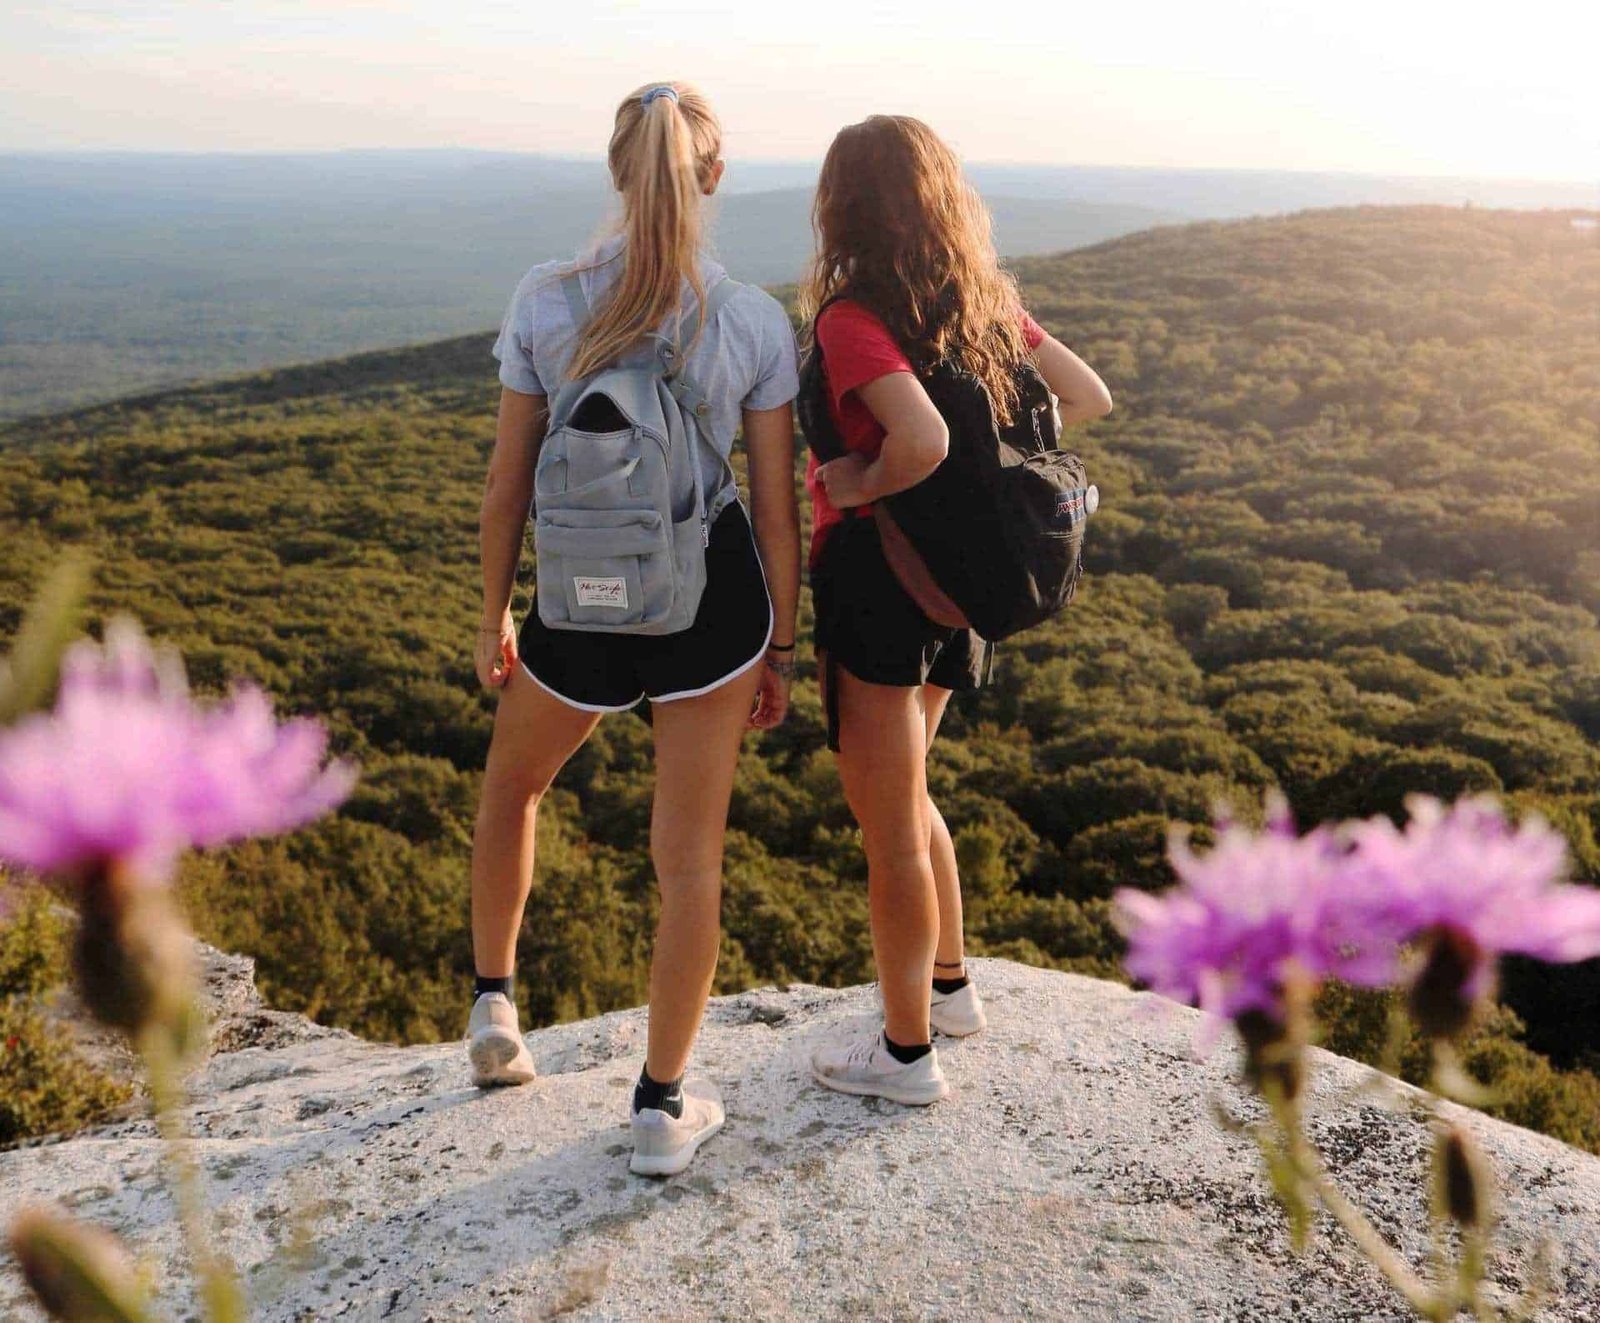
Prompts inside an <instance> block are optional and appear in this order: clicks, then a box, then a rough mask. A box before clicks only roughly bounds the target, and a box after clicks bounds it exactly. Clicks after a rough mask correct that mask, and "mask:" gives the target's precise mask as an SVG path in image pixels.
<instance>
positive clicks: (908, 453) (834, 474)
mask: <svg viewBox="0 0 1600 1323" xmlns="http://www.w3.org/2000/svg"><path fill="white" fill-rule="evenodd" d="M856 394H857V395H858V396H860V398H861V402H862V403H863V404H864V405H866V406H867V408H868V410H869V411H870V412H871V414H872V416H873V417H874V418H876V419H877V420H878V425H879V426H880V427H882V428H883V433H884V435H883V446H882V448H881V449H880V450H879V451H878V457H877V458H876V459H874V460H870V461H869V460H866V459H864V458H863V457H862V456H860V455H856V454H850V455H844V456H842V457H840V458H839V459H834V460H830V461H829V462H828V463H826V464H823V465H821V466H820V467H819V468H818V469H817V477H818V478H819V479H820V480H821V482H822V484H823V487H824V488H825V489H826V491H827V493H828V500H829V501H830V502H832V504H833V507H834V509H836V510H845V509H848V508H849V507H851V506H854V505H867V504H869V503H870V502H872V501H876V500H879V499H881V498H882V497H885V496H892V495H893V494H894V493H895V492H901V491H904V490H905V489H906V488H907V487H914V486H916V484H917V483H919V482H921V481H922V480H923V479H924V478H926V477H927V476H928V475H929V474H930V473H932V472H933V471H934V469H936V468H938V467H939V465H940V464H942V463H944V457H945V455H946V454H947V453H948V452H949V449H950V429H949V428H948V427H947V426H946V425H945V421H944V419H943V418H942V417H941V416H940V414H939V411H938V410H937V409H936V408H934V406H933V401H932V400H930V399H929V398H928V392H927V391H925V390H923V388H922V383H921V382H920V381H918V380H917V379H916V378H915V377H914V376H912V375H911V373H909V372H891V373H889V374H888V375H886V376H882V377H879V378H878V379H877V380H876V381H869V382H867V383H866V384H865V385H863V386H860V387H857V389H856Z"/></svg>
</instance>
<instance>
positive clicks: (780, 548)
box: [744, 404, 800, 730]
mask: <svg viewBox="0 0 1600 1323" xmlns="http://www.w3.org/2000/svg"><path fill="white" fill-rule="evenodd" d="M744 443H745V449H746V451H747V453H748V454H749V457H750V507H751V513H752V515H753V516H754V521H755V533H756V547H757V549H758V550H759V551H760V553H761V564H762V567H763V568H764V569H765V570H766V573H767V591H768V593H770V594H771V596H772V642H773V643H774V644H776V645H792V644H793V643H794V642H795V636H794V632H795V613H796V611H797V609H798V607H799V603H800V511H799V505H798V502H797V500H796V497H795V483H794V405H793V404H783V405H780V406H779V407H778V408H776V409H746V410H745V411H744ZM794 658H795V654H794V653H793V652H792V651H788V650H780V651H773V652H769V653H768V654H767V668H766V674H765V676H764V677H763V679H762V682H761V694H760V697H759V699H758V700H757V705H756V711H755V714H754V715H753V716H752V717H751V724H752V725H754V726H756V727H758V728H759V729H762V730H770V729H771V728H772V727H773V726H776V725H777V724H778V723H779V722H781V721H782V720H783V718H784V714H785V713H786V712H787V711H788V707H789V681H790V679H791V678H792V674H793V664H794Z"/></svg>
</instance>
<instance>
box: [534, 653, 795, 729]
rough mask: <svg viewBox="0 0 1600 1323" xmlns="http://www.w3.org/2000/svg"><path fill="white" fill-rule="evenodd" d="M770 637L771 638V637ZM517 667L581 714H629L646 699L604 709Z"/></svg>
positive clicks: (640, 696) (546, 691)
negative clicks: (583, 701)
mask: <svg viewBox="0 0 1600 1323" xmlns="http://www.w3.org/2000/svg"><path fill="white" fill-rule="evenodd" d="M769 637H770V635H769ZM517 665H518V666H520V667H522V670H523V674H525V675H526V676H527V677H528V679H530V680H532V681H533V682H534V684H536V685H538V686H539V688H541V689H543V690H544V691H545V693H547V694H549V695H550V697H551V698H559V699H560V700H561V701H562V702H563V703H565V704H566V705H567V706H568V707H575V708H577V709H578V710H579V711H580V712H628V711H631V710H632V709H633V708H634V707H636V706H637V705H638V702H639V698H643V697H644V694H642V693H641V694H640V695H639V698H636V699H634V700H633V702H631V703H624V704H622V705H621V706H620V707H604V706H602V705H601V704H599V703H580V702H579V701H578V700H577V699H576V698H568V697H567V696H566V695H565V694H563V693H561V692H560V691H559V690H556V689H552V688H551V687H550V686H549V685H547V684H546V683H545V682H544V681H543V680H541V679H540V678H539V677H538V676H537V675H535V674H534V673H533V672H532V671H530V670H529V669H528V663H527V662H525V661H523V660H522V658H520V657H519V658H517Z"/></svg>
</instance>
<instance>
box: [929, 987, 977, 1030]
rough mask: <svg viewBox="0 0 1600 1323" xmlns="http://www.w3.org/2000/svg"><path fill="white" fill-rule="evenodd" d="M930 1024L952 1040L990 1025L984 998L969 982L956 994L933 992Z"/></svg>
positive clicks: (958, 989)
mask: <svg viewBox="0 0 1600 1323" xmlns="http://www.w3.org/2000/svg"><path fill="white" fill-rule="evenodd" d="M928 1022H929V1023H930V1024H932V1025H933V1027H934V1028H935V1029H937V1030H938V1031H939V1032H940V1033H941V1034H949V1035H950V1037H951V1038H965V1037H966V1036H967V1035H968V1034H975V1033H977V1032H978V1031H979V1030H980V1029H982V1028H984V1027H985V1026H986V1025H987V1024H988V1023H989V1017H988V1016H987V1015H985V1014H984V1013H983V998H982V997H980V996H978V989H977V988H975V987H974V986H973V985H972V983H971V982H970V981H969V982H968V983H967V985H966V986H965V987H963V988H957V989H956V990H955V991H954V992H940V991H939V989H938V988H935V989H934V990H933V1001H932V1003H931V1004H930V1005H929V1007H928Z"/></svg>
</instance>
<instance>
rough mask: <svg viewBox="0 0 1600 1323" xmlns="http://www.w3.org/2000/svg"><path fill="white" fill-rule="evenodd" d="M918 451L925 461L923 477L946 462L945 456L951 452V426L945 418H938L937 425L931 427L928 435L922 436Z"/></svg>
mask: <svg viewBox="0 0 1600 1323" xmlns="http://www.w3.org/2000/svg"><path fill="white" fill-rule="evenodd" d="M917 452H918V455H919V457H920V458H921V459H922V461H923V471H922V476H923V477H927V476H928V474H930V473H932V472H933V471H934V470H935V469H936V468H938V467H939V465H941V464H943V463H944V461H945V456H946V455H948V454H949V453H950V428H949V426H948V425H947V424H946V423H945V421H944V419H943V418H939V419H937V426H934V427H930V428H929V429H928V433H927V435H926V436H925V437H923V438H921V444H920V445H919V446H918V447H917Z"/></svg>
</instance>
